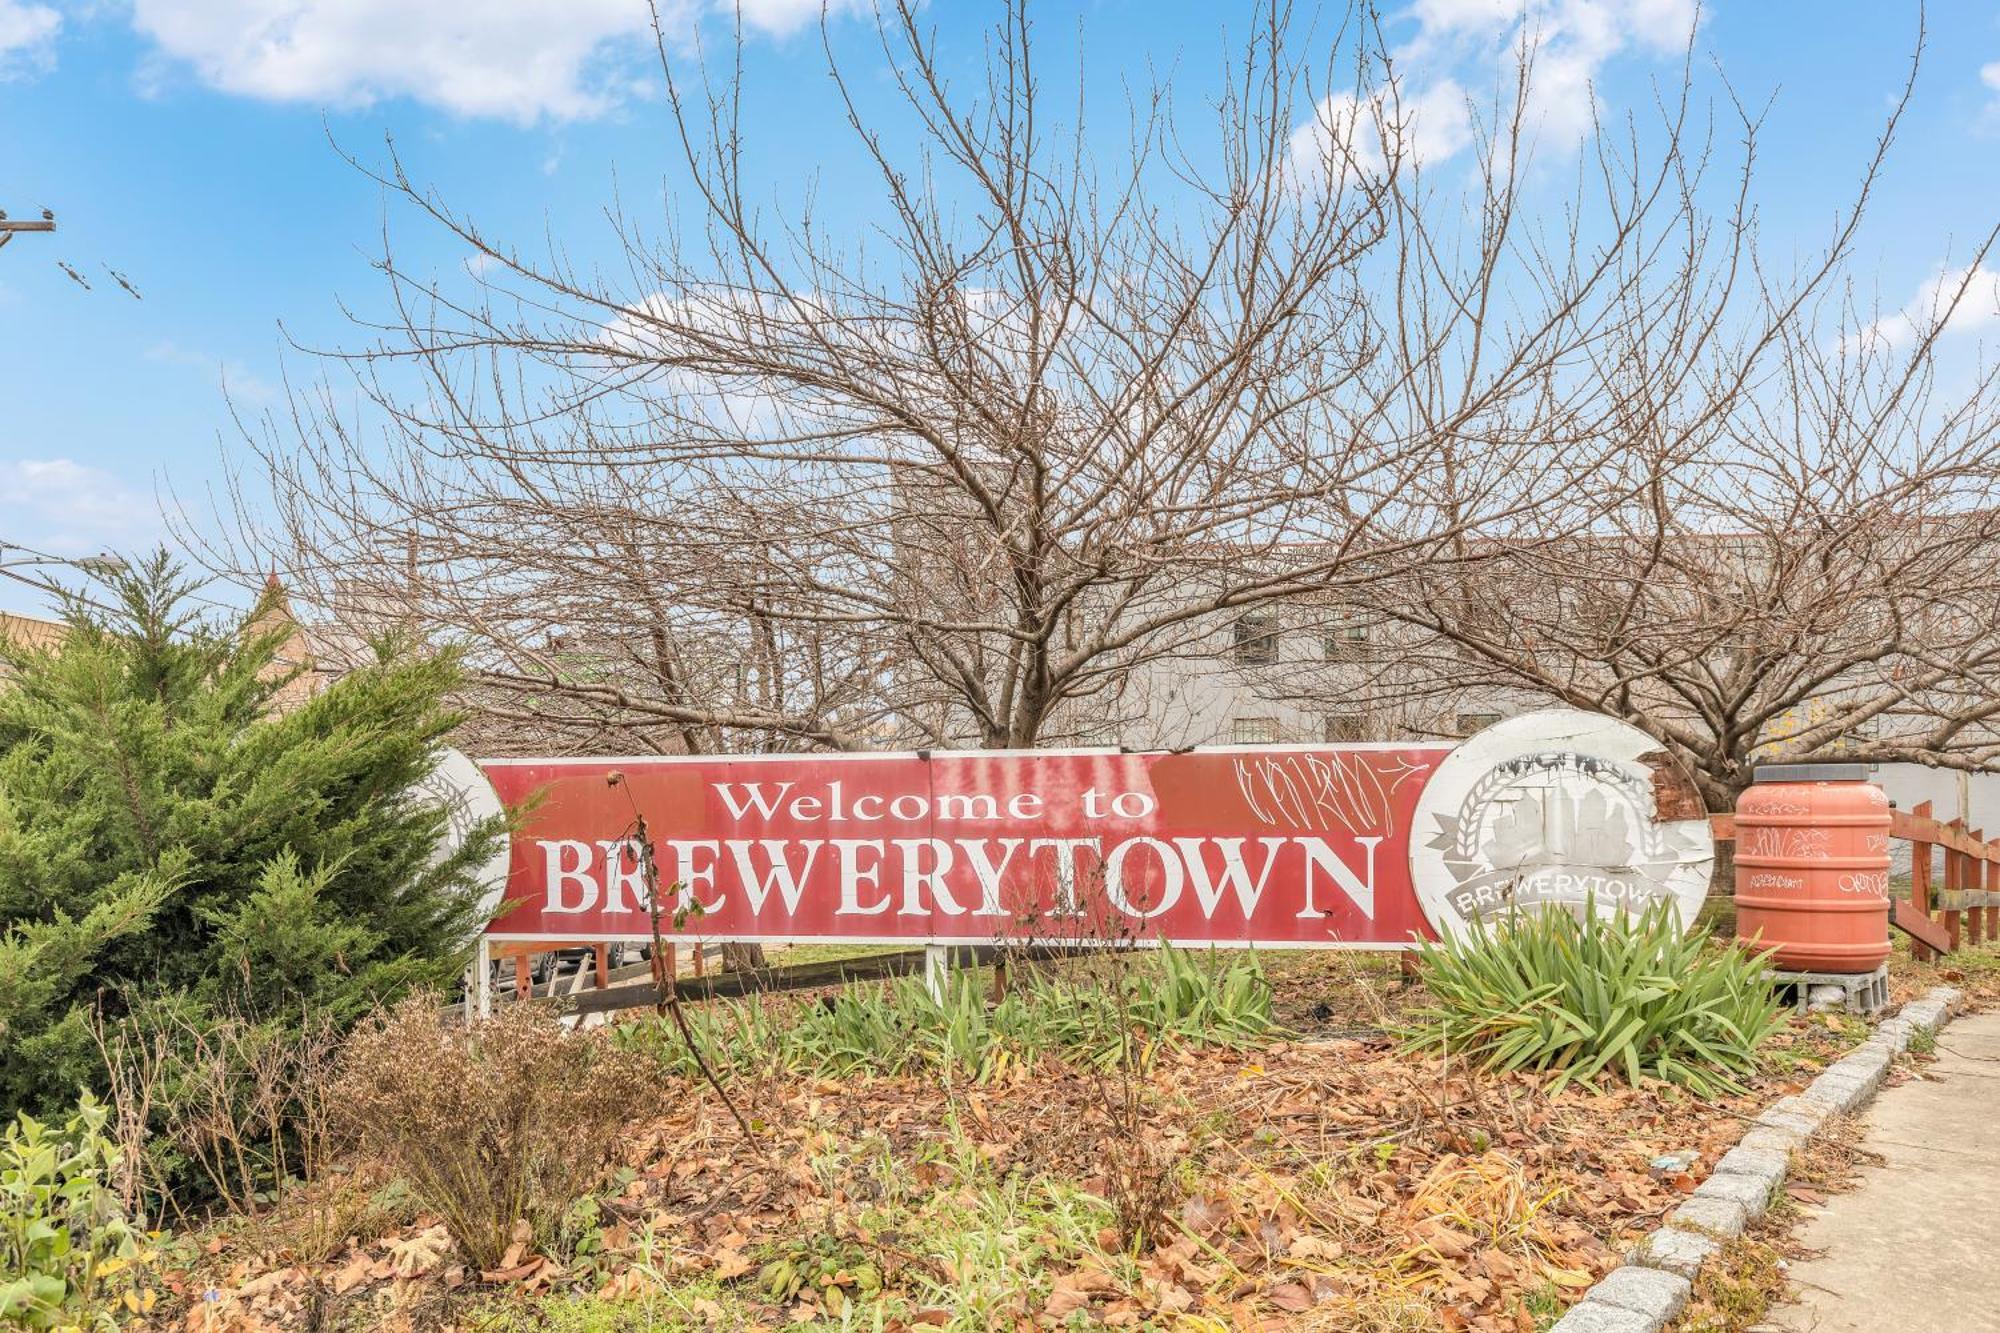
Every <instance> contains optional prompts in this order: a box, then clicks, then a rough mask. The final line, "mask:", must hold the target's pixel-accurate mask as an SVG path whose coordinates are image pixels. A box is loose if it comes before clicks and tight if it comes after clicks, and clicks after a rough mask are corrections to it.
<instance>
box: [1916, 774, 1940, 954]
mask: <svg viewBox="0 0 2000 1333" xmlns="http://www.w3.org/2000/svg"><path fill="white" fill-rule="evenodd" d="M1910 818H1911V820H1912V821H1913V823H1914V824H1915V825H1917V826H1916V827H1912V828H1911V829H1910V906H1911V907H1913V908H1915V909H1916V910H1917V911H1918V912H1920V913H1922V914H1923V915H1924V916H1929V915H1930V914H1931V844H1930V842H1929V841H1928V840H1927V838H1926V830H1925V829H1924V828H1923V827H1921V825H1924V824H1929V823H1930V822H1931V803H1930V802H1929V801H1919V802H1917V804H1916V807H1915V808H1914V809H1912V810H1911V811H1910ZM1910 957H1912V958H1914V959H1916V960H1917V961H1918V962H1920V963H1923V962H1929V961H1930V960H1931V959H1933V958H1936V957H1937V951H1936V950H1934V949H1932V948H1931V947H1930V946H1929V945H1928V944H1925V943H1923V942H1921V941H1919V940H1911V941H1910Z"/></svg>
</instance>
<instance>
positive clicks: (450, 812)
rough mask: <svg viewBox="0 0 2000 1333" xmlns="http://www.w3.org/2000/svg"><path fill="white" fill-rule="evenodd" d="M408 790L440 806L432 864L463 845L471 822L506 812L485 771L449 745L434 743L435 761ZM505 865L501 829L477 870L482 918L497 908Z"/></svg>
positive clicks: (504, 838) (504, 886)
mask: <svg viewBox="0 0 2000 1333" xmlns="http://www.w3.org/2000/svg"><path fill="white" fill-rule="evenodd" d="M410 794H411V795H412V796H415V797H417V798H418V799H420V800H425V801H435V802H437V803H438V804H440V805H442V806H444V810H445V828H444V836H443V837H442V838H440V839H439V840H438V846H437V850H436V851H434V852H433V853H431V862H432V864H433V865H435V864H436V863H437V862H439V861H442V860H444V859H445V858H446V857H448V856H450V855H451V854H452V853H454V852H456V851H457V850H458V849H459V848H460V847H463V846H464V845H465V839H466V836H467V835H468V834H470V833H471V831H472V828H473V826H474V825H475V824H477V823H479V822H480V821H481V820H484V819H493V818H496V817H500V816H504V815H505V814H506V813H507V808H506V807H505V806H504V805H502V804H501V803H500V796H499V793H497V792H495V791H494V790H493V784H492V783H491V782H489V781H487V779H486V774H485V772H484V771H482V770H481V769H480V767H479V765H478V764H476V763H474V762H473V761H472V760H470V759H468V758H466V757H465V755H463V754H461V753H460V752H459V751H457V750H454V749H452V748H451V747H450V746H439V747H438V751H437V765H436V766H435V767H434V768H432V769H431V771H430V772H429V773H427V774H425V775H424V776H423V777H421V778H419V779H418V780H417V781H416V782H414V783H413V784H411V786H410ZM507 867H508V850H507V835H506V834H504V833H503V834H501V835H500V845H499V847H498V848H496V849H495V850H494V853H493V855H492V857H491V858H489V859H488V860H487V862H486V864H485V865H483V866H481V867H480V870H479V883H480V885H481V887H482V889H483V890H484V891H483V892H482V893H481V895H480V899H479V913H480V919H481V920H482V921H484V920H486V919H487V918H489V917H491V916H492V915H493V913H494V912H495V911H497V910H498V909H499V907H500V900H501V897H502V896H503V895H504V894H505V893H506V892H507Z"/></svg>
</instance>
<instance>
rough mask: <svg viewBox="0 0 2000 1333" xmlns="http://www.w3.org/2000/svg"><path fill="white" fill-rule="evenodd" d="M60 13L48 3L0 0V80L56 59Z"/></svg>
mask: <svg viewBox="0 0 2000 1333" xmlns="http://www.w3.org/2000/svg"><path fill="white" fill-rule="evenodd" d="M61 30H62V15H61V14H58V13H57V12H56V11H55V10H53V9H51V8H49V7H48V6H47V5H39V4H24V3H22V0H0V81H5V80H7V79H9V78H13V77H14V76H16V75H18V74H22V73H32V72H35V71H38V70H43V69H47V68H48V67H49V66H50V65H52V64H54V63H55V48H56V34H57V33H58V32H60V31H61Z"/></svg>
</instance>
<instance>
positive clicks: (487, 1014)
mask: <svg viewBox="0 0 2000 1333" xmlns="http://www.w3.org/2000/svg"><path fill="white" fill-rule="evenodd" d="M472 965H473V966H474V967H475V968H477V969H479V978H478V981H477V982H476V984H475V986H474V988H473V990H472V992H471V993H472V994H475V995H477V996H478V1001H479V1017H481V1018H491V1017H493V942H492V941H491V940H489V939H487V938H486V937H485V936H484V935H481V936H480V937H479V954H478V956H477V957H476V958H475V959H474V960H473V963H472Z"/></svg>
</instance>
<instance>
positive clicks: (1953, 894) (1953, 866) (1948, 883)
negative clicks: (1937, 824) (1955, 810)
mask: <svg viewBox="0 0 2000 1333" xmlns="http://www.w3.org/2000/svg"><path fill="white" fill-rule="evenodd" d="M1945 833H1946V835H1947V836H1949V837H1951V838H1952V841H1953V842H1956V841H1957V840H1958V838H1959V837H1961V836H1963V835H1964V833H1965V821H1964V820H1962V819H1954V820H1952V821H1951V823H1949V824H1947V825H1946V826H1945ZM1964 893H1965V853H1964V852H1962V851H1960V850H1959V849H1958V848H1957V847H1955V846H1953V845H1952V843H1951V842H1948V843H1946V844H1945V848H1944V902H1945V908H1944V929H1945V933H1946V934H1947V935H1949V936H1951V948H1952V952H1953V953H1956V952H1958V945H1959V932H1960V931H1961V930H1962V929H1963V926H1964V920H1963V918H1964V916H1965V913H1964V910H1963V909H1962V908H1961V907H1960V906H1959V904H1960V903H1961V902H1963V901H1964V896H1963V895H1964Z"/></svg>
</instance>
